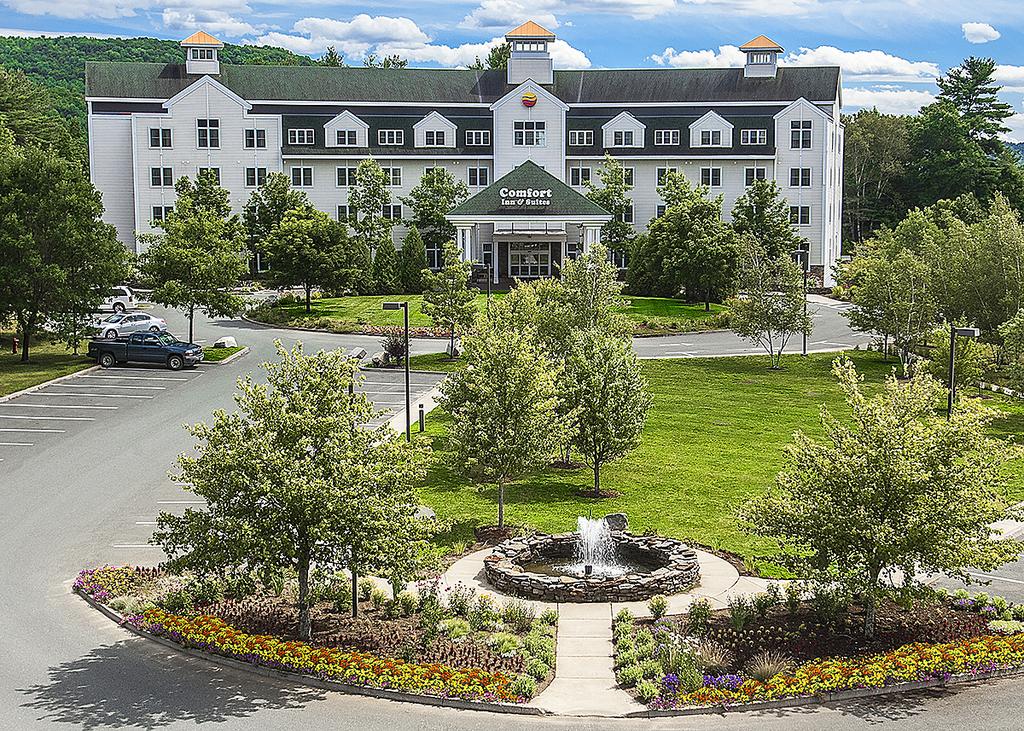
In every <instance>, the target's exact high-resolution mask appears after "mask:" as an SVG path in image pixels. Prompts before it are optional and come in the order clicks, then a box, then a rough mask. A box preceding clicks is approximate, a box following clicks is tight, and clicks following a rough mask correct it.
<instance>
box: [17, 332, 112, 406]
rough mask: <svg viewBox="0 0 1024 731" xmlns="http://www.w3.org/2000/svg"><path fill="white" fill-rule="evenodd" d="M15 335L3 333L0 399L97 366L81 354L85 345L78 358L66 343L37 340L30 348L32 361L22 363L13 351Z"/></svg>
mask: <svg viewBox="0 0 1024 731" xmlns="http://www.w3.org/2000/svg"><path fill="white" fill-rule="evenodd" d="M12 337H13V335H12V333H9V332H4V333H0V348H2V349H3V350H2V352H0V396H7V395H8V394H12V393H16V392H17V391H21V390H24V389H26V388H31V387H32V386H38V385H39V384H40V383H45V382H46V381H50V380H53V379H54V378H59V377H61V376H67V375H70V374H71V373H76V372H78V371H80V370H83V369H85V368H88V367H89V366H92V365H95V363H93V362H92V361H91V360H89V359H88V358H86V357H85V356H84V355H82V352H83V351H84V347H85V346H84V344H83V346H82V348H80V349H79V354H78V355H75V354H74V353H72V352H71V351H70V350H68V349H67V347H65V345H64V343H54V342H50V341H48V340H45V339H42V340H36V341H34V342H33V343H31V347H30V348H29V362H28V363H22V362H21V353H20V352H18V353H12V352H11V340H12Z"/></svg>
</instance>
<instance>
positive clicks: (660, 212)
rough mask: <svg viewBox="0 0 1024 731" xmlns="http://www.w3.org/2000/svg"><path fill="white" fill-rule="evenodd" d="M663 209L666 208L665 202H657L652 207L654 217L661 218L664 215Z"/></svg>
mask: <svg viewBox="0 0 1024 731" xmlns="http://www.w3.org/2000/svg"><path fill="white" fill-rule="evenodd" d="M665 210H666V208H665V204H664V203H659V204H658V205H657V207H656V208H655V209H654V215H655V217H657V218H661V217H662V216H664V215H665Z"/></svg>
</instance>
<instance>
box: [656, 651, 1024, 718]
mask: <svg viewBox="0 0 1024 731" xmlns="http://www.w3.org/2000/svg"><path fill="white" fill-rule="evenodd" d="M1022 666H1024V634H1017V635H1010V636H1001V635H984V636H981V637H972V638H969V639H962V640H957V641H955V642H945V643H933V644H929V643H923V642H915V643H911V644H909V645H904V646H902V647H899V648H897V649H895V650H893V651H891V652H886V653H881V654H876V655H868V656H864V657H859V658H832V659H824V660H821V659H819V660H812V661H811V662H808V663H804V664H803V665H801V666H800V667H798V668H797V669H796V671H794V672H793V673H791V674H788V673H787V674H779V675H776V676H774V677H772V678H769V679H768V680H767V681H765V682H760V681H757V680H753V679H748V680H745V681H743V682H742V683H741V684H739V685H738V687H731V686H732V685H733V684H720V683H713V684H706V685H705V686H704V687H702V688H699V689H698V690H696V691H694V692H692V693H688V694H678V693H677V692H675V691H676V687H677V686H673V685H672V684H667V683H663V689H662V693H661V695H659V696H658V697H657V698H655V699H654V700H653V701H652V702H651V706H652V707H653V708H676V707H680V706H707V705H734V704H740V703H751V702H755V701H773V700H780V699H782V698H793V697H800V696H815V695H821V694H824V693H829V692H833V691H840V690H851V689H856V688H882V687H885V686H888V685H893V684H896V683H906V682H912V681H922V680H932V679H948V678H949V677H950V676H952V675H958V674H977V673H983V672H989V671H992V670H999V669H1007V668H1017V667H1022ZM705 682H706V681H705Z"/></svg>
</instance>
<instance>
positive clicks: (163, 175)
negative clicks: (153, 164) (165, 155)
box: [149, 168, 174, 188]
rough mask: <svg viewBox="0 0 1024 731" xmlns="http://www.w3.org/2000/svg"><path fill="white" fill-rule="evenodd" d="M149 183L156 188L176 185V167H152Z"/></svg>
mask: <svg viewBox="0 0 1024 731" xmlns="http://www.w3.org/2000/svg"><path fill="white" fill-rule="evenodd" d="M149 184H150V185H152V186H153V187H154V188H170V187H171V186H173V185H174V169H173V168H150V169H149Z"/></svg>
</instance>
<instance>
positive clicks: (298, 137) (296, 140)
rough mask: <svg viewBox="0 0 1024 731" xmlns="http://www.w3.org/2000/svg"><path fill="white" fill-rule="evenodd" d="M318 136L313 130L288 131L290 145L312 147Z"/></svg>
mask: <svg viewBox="0 0 1024 731" xmlns="http://www.w3.org/2000/svg"><path fill="white" fill-rule="evenodd" d="M315 139H316V135H315V133H314V132H313V130H311V129H290V130H288V144H289V145H312V144H313V141H314V140H315Z"/></svg>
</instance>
